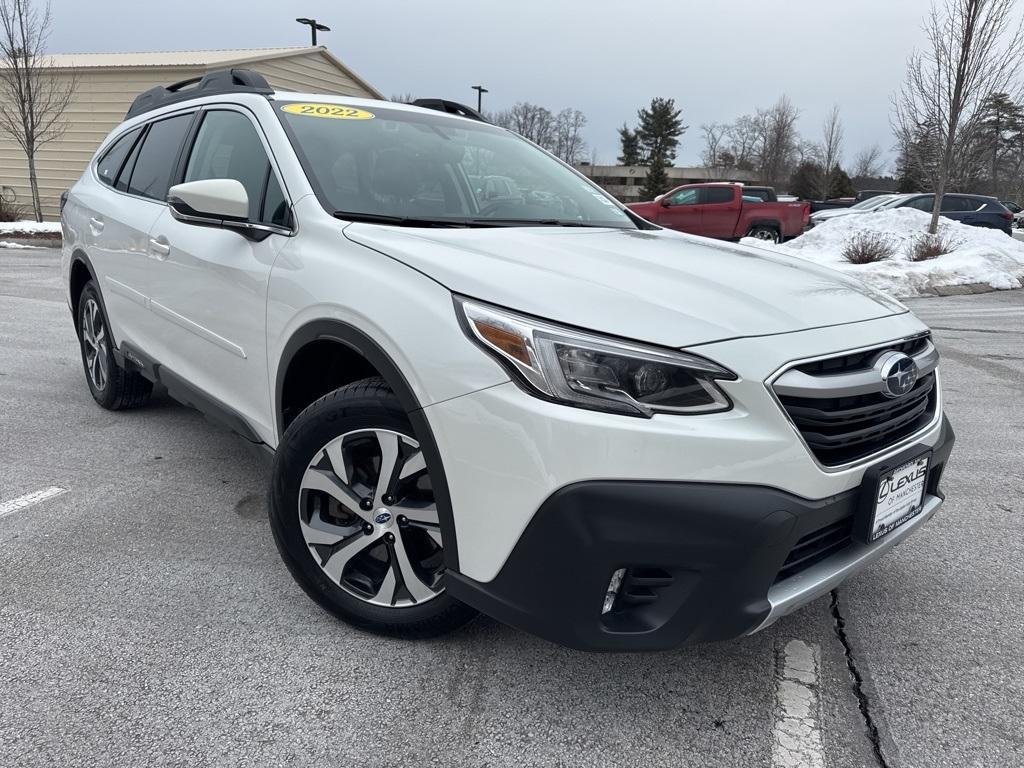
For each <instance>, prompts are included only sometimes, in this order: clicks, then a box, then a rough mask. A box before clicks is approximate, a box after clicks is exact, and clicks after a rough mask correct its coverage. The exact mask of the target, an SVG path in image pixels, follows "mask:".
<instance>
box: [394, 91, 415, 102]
mask: <svg viewBox="0 0 1024 768" xmlns="http://www.w3.org/2000/svg"><path fill="white" fill-rule="evenodd" d="M391 101H393V102H395V103H396V104H412V103H413V102H414V101H416V97H415V96H413V95H412V94H411V93H409V92H408V91H406V92H405V93H393V94H391Z"/></svg>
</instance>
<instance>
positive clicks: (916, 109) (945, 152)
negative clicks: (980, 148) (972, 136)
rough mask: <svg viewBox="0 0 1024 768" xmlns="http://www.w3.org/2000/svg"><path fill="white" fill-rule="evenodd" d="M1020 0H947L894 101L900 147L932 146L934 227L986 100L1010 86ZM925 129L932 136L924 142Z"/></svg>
mask: <svg viewBox="0 0 1024 768" xmlns="http://www.w3.org/2000/svg"><path fill="white" fill-rule="evenodd" d="M1015 5H1016V0H946V3H945V6H944V7H941V8H940V7H939V6H938V5H933V6H932V8H931V11H930V12H929V14H928V16H927V17H926V19H925V24H924V30H925V35H926V37H927V41H928V42H927V45H926V47H925V49H924V50H923V51H915V52H914V53H913V54H912V55H911V56H910V59H909V61H908V62H907V78H906V81H905V82H904V84H903V87H902V88H901V90H900V92H899V94H898V95H897V96H896V98H895V99H894V115H893V129H894V131H895V132H896V134H897V138H898V139H899V141H900V144H901V147H904V148H911V149H913V148H914V147H920V146H931V147H933V148H934V157H933V158H932V159H933V160H934V162H931V163H928V164H925V163H924V162H921V163H920V165H921V167H928V168H930V169H931V175H932V176H933V178H932V180H931V181H932V187H933V189H934V191H935V206H934V208H933V209H932V220H931V224H930V226H929V229H928V231H929V232H930V233H931V234H935V233H936V232H937V231H938V226H939V212H940V211H941V210H942V197H943V195H944V194H945V192H946V188H947V185H948V183H949V179H950V173H951V169H952V168H953V165H954V161H955V160H956V159H957V150H958V147H963V146H965V145H964V144H963V141H962V140H963V139H964V138H966V137H965V135H963V134H968V133H971V131H969V130H965V127H966V128H969V127H971V126H975V125H977V124H978V123H979V120H978V115H979V113H980V112H981V109H982V105H983V103H984V100H985V98H986V97H987V96H988V95H989V94H991V93H995V92H1004V91H1005V92H1012V91H1013V90H1014V88H1013V87H1011V86H1015V85H1016V81H1017V73H1018V70H1019V67H1020V49H1021V47H1022V45H1024V26H1022V24H1021V22H1019V21H1018V22H1016V23H1015V22H1014V21H1013V19H1012V15H1013V11H1014V7H1015ZM922 134H924V136H925V137H927V138H928V139H929V141H922V140H921V139H922Z"/></svg>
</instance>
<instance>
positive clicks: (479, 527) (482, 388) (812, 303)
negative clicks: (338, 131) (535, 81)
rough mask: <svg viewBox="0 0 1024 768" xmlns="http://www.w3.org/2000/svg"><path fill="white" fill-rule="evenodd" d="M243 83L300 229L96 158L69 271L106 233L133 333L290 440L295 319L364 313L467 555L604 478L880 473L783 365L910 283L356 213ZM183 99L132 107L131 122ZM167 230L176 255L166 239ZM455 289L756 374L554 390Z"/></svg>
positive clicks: (784, 483)
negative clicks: (580, 392)
mask: <svg viewBox="0 0 1024 768" xmlns="http://www.w3.org/2000/svg"><path fill="white" fill-rule="evenodd" d="M279 96H280V97H281V98H286V99H289V100H295V101H302V100H316V101H318V102H328V103H338V104H347V105H352V106H356V107H362V106H365V107H368V108H369V107H372V106H373V105H374V104H377V102H373V101H368V100H361V99H352V98H344V99H342V98H341V97H329V96H323V95H311V94H280V95H279ZM221 103H229V104H231V105H233V108H235V109H239V110H243V111H245V112H246V113H248V114H250V115H251V117H252V119H253V120H254V122H255V123H256V124H257V125H258V126H259V128H260V131H261V136H262V138H263V140H264V142H265V144H266V147H267V148H268V150H269V152H270V154H271V157H272V158H273V164H274V167H275V169H276V170H277V172H278V173H279V174H280V176H281V181H282V183H283V186H284V187H285V189H286V192H287V194H288V197H289V199H290V202H291V205H292V210H293V213H294V216H295V219H296V221H297V223H298V224H297V227H296V231H295V232H294V234H293V236H290V237H288V236H283V235H277V234H275V235H272V236H271V237H269V238H268V239H266V240H264V241H262V242H261V243H252V242H250V241H248V240H245V239H243V238H242V237H241V236H240V235H238V234H237V233H234V232H230V231H227V230H214V229H211V228H208V227H195V226H191V225H188V224H185V223H182V222H180V221H176V220H175V219H174V218H173V217H171V215H170V214H169V212H168V209H167V206H166V205H165V204H164V203H162V202H158V201H152V200H143V199H141V198H137V197H134V196H131V195H126V194H122V193H117V192H114V191H112V190H111V189H110V188H108V187H106V186H104V185H102V184H101V183H100V182H99V181H98V180H97V178H96V176H95V173H94V172H93V165H94V164H90V168H89V170H88V171H87V172H86V173H85V174H84V175H83V177H82V179H81V180H80V181H79V182H78V183H77V184H76V185H75V187H74V188H73V189H72V190H71V194H70V198H69V202H68V206H67V209H66V210H65V230H66V233H67V237H66V238H65V241H64V269H65V276H66V275H67V272H68V269H69V266H70V263H71V260H72V257H73V256H74V254H75V253H76V252H78V251H83V252H84V253H86V254H87V255H88V257H89V259H90V260H91V263H92V264H93V266H94V268H95V269H96V272H97V276H98V278H99V281H100V284H101V286H102V289H103V291H104V295H105V296H106V303H107V311H108V312H109V314H110V321H111V325H112V327H113V331H114V334H115V337H116V338H117V340H118V341H119V342H121V341H130V342H131V343H133V344H135V345H137V346H138V347H139V348H141V349H143V350H146V351H147V352H149V353H150V354H152V356H153V357H154V358H156V359H158V360H160V361H161V363H162V364H164V365H166V366H167V367H169V368H170V369H172V370H175V371H176V372H178V373H179V374H180V375H181V376H182V377H184V378H185V379H187V380H188V381H190V382H191V383H192V384H193V385H195V386H196V387H198V388H199V389H201V390H203V391H205V392H207V393H209V394H210V395H211V396H213V397H215V398H216V399H217V400H219V401H220V402H222V403H224V404H226V405H228V406H230V407H231V408H233V409H234V410H236V411H237V412H239V413H240V414H242V415H243V416H244V417H245V419H246V420H247V421H248V423H249V424H250V426H251V427H252V428H253V430H254V431H255V432H256V433H257V434H258V435H259V437H260V438H261V439H262V440H263V441H264V442H265V443H266V444H267V445H268V446H270V447H272V448H274V447H277V446H278V443H279V441H280V439H281V433H280V429H279V427H278V419H277V414H276V413H275V395H274V382H275V381H276V380H277V378H278V375H279V371H278V366H279V362H280V359H281V355H282V352H283V350H284V348H285V346H286V345H287V343H288V340H289V339H290V338H291V337H292V336H293V334H295V333H296V331H298V330H299V329H300V328H302V327H303V326H304V325H306V324H307V323H309V322H313V321H317V320H323V319H336V320H340V321H343V322H345V323H348V324H351V325H353V326H355V327H357V328H359V329H360V330H361V331H362V332H363V333H365V334H366V335H367V336H369V337H370V338H372V339H373V340H374V341H375V342H376V343H377V344H378V345H379V346H380V347H381V349H382V350H383V351H384V352H385V353H386V354H387V355H388V356H389V357H390V358H391V360H392V361H393V362H394V364H395V365H396V367H397V368H398V369H399V370H400V371H401V372H402V374H403V375H404V376H405V378H406V379H407V380H408V383H409V385H410V387H411V389H412V391H413V393H414V394H415V396H416V398H417V400H418V401H419V405H420V407H422V408H423V409H424V411H425V414H426V416H427V418H428V420H429V423H430V424H431V426H432V428H433V430H434V432H435V436H436V439H437V443H438V446H439V448H440V450H441V454H442V457H443V461H444V467H445V471H446V474H447V479H448V485H449V488H450V491H451V495H452V499H453V502H454V508H455V509H454V513H455V526H456V531H455V533H456V535H457V539H458V541H459V550H460V556H461V563H460V565H461V568H460V569H461V571H462V573H463V574H465V575H466V576H468V577H470V578H472V579H475V580H478V581H484V582H486V581H488V580H490V579H492V578H494V576H495V574H497V573H498V572H499V571H500V569H501V566H502V565H503V563H504V562H505V559H506V558H507V556H508V553H509V552H510V551H511V550H512V548H513V547H514V546H515V544H516V542H517V541H518V539H519V537H520V535H521V533H522V531H523V530H524V528H525V527H526V525H527V524H528V523H529V521H530V519H531V518H532V516H533V515H534V513H535V512H536V510H537V509H538V507H539V505H540V504H541V503H542V502H543V501H544V499H545V498H547V497H548V496H550V495H551V494H552V493H553V492H554V491H556V490H557V489H559V488H563V487H565V486H567V485H569V484H572V483H575V482H579V481H583V480H589V479H596V478H613V479H662V480H680V481H685V480H690V481H712V482H722V483H744V484H750V483H755V484H756V483H762V484H765V485H769V486H771V487H774V488H779V489H782V490H786V491H789V492H791V493H794V494H798V495H800V496H803V497H805V498H812V499H820V498H825V497H829V496H832V495H834V494H837V493H840V492H842V491H844V490H847V489H849V488H852V487H854V486H856V485H857V484H858V483H860V481H861V479H862V477H863V475H864V472H865V469H866V468H867V466H868V465H869V463H870V462H861V463H859V464H857V465H856V466H854V467H852V468H848V469H845V470H843V471H838V472H831V471H826V470H825V469H823V468H822V467H821V466H819V465H818V463H817V462H816V461H815V460H814V458H813V457H812V456H811V454H810V453H809V451H808V450H807V449H806V447H805V446H804V445H803V444H802V443H801V441H800V440H799V438H798V436H797V435H796V433H795V431H794V428H793V426H792V425H791V424H790V422H789V421H788V420H787V418H786V416H785V414H784V413H783V412H782V410H781V409H780V408H779V406H778V404H777V403H776V402H775V401H774V400H773V398H772V397H771V395H770V393H769V390H768V388H767V386H766V384H765V382H766V380H767V379H768V378H769V377H770V376H771V374H772V373H773V372H775V371H778V370H779V369H780V367H782V366H783V365H785V364H786V363H788V362H791V361H794V360H799V359H802V358H806V357H811V356H817V355H824V354H832V353H840V352H842V351H844V350H850V349H855V348H858V347H861V346H864V345H870V344H884V343H888V342H891V341H894V340H897V339H900V338H904V337H906V336H908V335H914V334H918V333H921V332H924V331H925V330H926V327H925V326H924V325H923V324H922V323H921V322H920V321H918V320H917V319H916V318H914V317H913V316H912V315H911V314H909V313H908V312H907V310H906V308H905V307H903V306H902V305H900V304H899V303H898V302H896V301H894V300H892V299H889V298H887V297H885V296H883V295H881V294H878V293H875V292H873V291H870V290H868V289H866V288H865V287H863V286H862V285H860V284H859V283H856V282H854V281H852V280H849V279H846V278H844V277H842V276H841V275H839V274H838V273H836V272H832V271H830V270H826V269H822V268H818V267H813V266H811V265H810V264H808V263H807V262H805V261H798V260H792V259H788V258H786V257H782V256H777V255H774V254H769V253H767V252H765V251H761V250H757V249H751V248H746V247H744V246H739V245H725V244H720V243H713V242H710V241H708V240H705V239H701V238H695V237H690V236H686V235H680V234H677V233H674V232H671V231H636V232H627V231H613V230H571V229H564V230H563V229H551V228H547V229H532V228H525V229H479V230H478V229H467V230H417V229H411V228H401V227H391V226H381V225H373V224H347V223H346V222H344V221H339V220H337V219H335V218H333V217H332V216H331V215H330V214H329V213H328V212H327V211H326V210H325V209H324V208H323V207H322V206H321V204H320V203H319V202H318V200H317V198H316V197H314V194H313V189H312V187H311V184H310V181H309V179H307V178H306V175H305V173H304V171H303V169H302V167H301V165H300V164H299V161H298V159H297V157H296V156H295V153H294V151H293V150H292V148H291V146H290V144H289V141H288V139H287V137H286V135H285V133H284V131H283V130H282V128H281V126H280V124H279V123H278V121H277V120H276V119H275V117H274V115H273V114H272V109H273V107H272V106H271V104H270V103H269V102H268V100H267V99H266V98H263V97H260V96H255V95H235V96H231V97H230V98H228V97H223V96H221V97H218V96H210V97H205V98H201V99H198V100H196V101H195V102H190V106H191V105H195V104H221ZM387 106H388V108H393V109H414V108H412V107H404V106H401V105H396V104H388V105H387ZM182 108H183V107H181V106H177V107H172V108H167V109H164V110H157V111H156V112H154V113H148V114H146V115H143V116H140V117H138V118H135V119H134V120H130V121H128V122H127V123H125V125H124V126H122V127H121V128H119V129H118V130H117V131H115V135H116V134H119V133H121V132H122V131H123V130H124V129H125V128H127V127H131V126H133V125H137V124H140V123H143V122H145V121H147V120H151V119H153V118H154V117H157V116H160V115H163V114H168V113H171V112H174V111H180V110H181V109H182ZM450 119H452V120H460V119H462V118H458V117H454V116H453V117H451V118H450ZM109 143H110V140H108V141H107V142H105V144H104V146H101V147H100V150H99V151H98V152H97V157H98V156H99V155H100V154H102V152H103V150H104V149H105V147H106V146H108V145H109ZM580 178H581V179H583V177H582V176H581V177H580ZM102 211H107V212H102ZM97 217H101V218H103V219H104V220H105V222H106V225H105V226H106V228H105V229H104V231H103V233H99V234H97V233H94V232H93V231H92V230H90V225H89V222H90V220H92V219H95V218H97ZM101 235H103V236H101ZM159 238H164V240H163V242H165V243H166V244H167V245H169V247H170V253H169V257H168V258H159V255H158V254H154V253H153V252H152V250H151V244H152V241H154V240H157V241H159ZM453 292H454V293H461V294H464V295H467V296H470V297H473V298H476V299H480V300H482V301H486V302H490V303H493V304H497V305H501V306H504V307H508V308H510V309H513V310H515V311H518V312H523V313H527V314H532V315H536V316H539V317H542V318H545V319H548V320H552V321H555V322H561V323H565V324H568V325H572V326H577V327H580V328H584V329H587V330H591V331H599V332H603V333H606V334H611V335H614V336H617V337H621V338H625V339H630V340H636V341H643V342H648V343H652V344H660V345H665V346H670V347H675V348H684V347H685V348H688V349H692V350H694V351H696V352H698V353H699V354H701V355H705V356H707V357H709V358H711V359H712V360H715V361H716V362H718V363H720V364H722V365H725V366H727V367H729V368H730V369H731V370H733V371H735V372H736V373H737V374H738V377H739V378H738V379H737V380H736V381H732V382H726V383H724V384H723V386H724V388H725V389H726V390H727V392H728V394H729V395H730V397H731V398H732V399H733V401H734V403H735V406H734V408H733V409H732V410H730V411H728V412H725V413H715V414H708V415H702V416H673V415H658V416H656V417H654V418H652V419H649V420H647V419H639V418H633V417H628V416H622V415H614V414H610V413H602V412H597V411H590V410H583V409H579V408H571V407H566V406H564V405H558V404H554V403H551V402H546V401H544V400H541V399H538V398H536V397H533V396H531V395H530V394H527V393H526V392H525V391H523V389H521V388H520V387H518V386H516V385H515V384H513V383H511V382H510V380H509V376H508V374H507V373H506V372H505V370H504V369H503V368H502V367H501V366H500V365H498V364H497V363H496V362H495V361H494V360H493V359H492V358H491V357H489V356H488V355H486V354H485V353H484V352H482V351H481V350H480V349H479V347H477V346H476V345H475V344H474V343H473V342H471V341H470V340H469V339H468V338H467V335H466V333H465V332H464V331H463V329H462V328H461V326H460V325H459V322H458V320H457V316H456V312H455V309H454V306H453V301H452V294H453ZM938 413H939V415H941V407H940V408H939V410H938ZM938 435H939V424H938V421H936V422H935V423H933V424H932V425H931V426H930V427H929V428H928V429H927V430H925V431H923V432H922V433H920V434H918V435H916V436H915V439H917V441H919V442H922V443H924V444H928V445H931V444H934V442H935V441H936V440H937V439H938ZM894 450H895V449H894ZM882 458H884V457H882ZM877 460H878V457H873V458H872V461H877Z"/></svg>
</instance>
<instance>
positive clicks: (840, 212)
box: [810, 194, 908, 226]
mask: <svg viewBox="0 0 1024 768" xmlns="http://www.w3.org/2000/svg"><path fill="white" fill-rule="evenodd" d="M904 197H908V195H896V194H893V195H876V196H875V197H869V198H868V199H867V200H861V201H860V202H859V203H856V204H855V205H851V206H850V207H849V208H829V209H828V210H825V211H818V212H817V213H812V214H811V222H810V223H811V226H817V225H818V224H821V223H822V222H825V221H828V220H829V219H836V218H839V217H840V216H849V215H856V214H859V213H871V212H873V211H882V210H885V209H886V208H888V207H889V206H890V205H892V204H893V203H895V202H896V201H898V200H901V199H903V198H904Z"/></svg>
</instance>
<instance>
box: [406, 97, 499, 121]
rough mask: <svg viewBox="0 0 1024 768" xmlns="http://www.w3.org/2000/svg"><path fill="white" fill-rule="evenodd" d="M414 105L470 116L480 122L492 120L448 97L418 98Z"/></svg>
mask: <svg viewBox="0 0 1024 768" xmlns="http://www.w3.org/2000/svg"><path fill="white" fill-rule="evenodd" d="M412 105H413V106H414V107H423V108H424V109H436V110H437V111H438V112H447V113H448V114H449V115H458V116H459V117H468V118H469V119H470V120H476V121H477V122H480V123H489V122H490V120H488V119H487V118H486V117H484V116H483V115H481V114H480V113H479V112H477V111H476V110H475V109H473V108H472V107H467V106H466V105H465V104H459V102H457V101H448V100H447V99H416V101H414V102H413V103H412Z"/></svg>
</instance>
